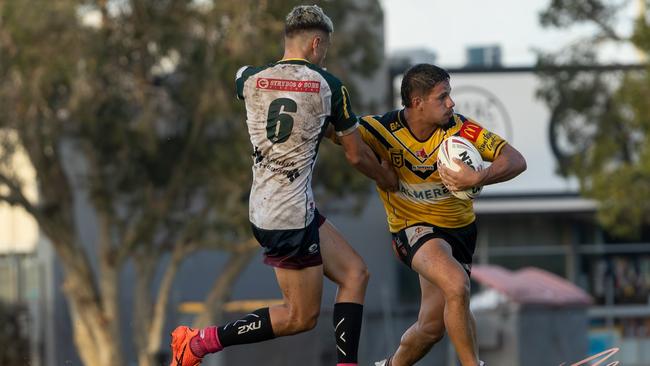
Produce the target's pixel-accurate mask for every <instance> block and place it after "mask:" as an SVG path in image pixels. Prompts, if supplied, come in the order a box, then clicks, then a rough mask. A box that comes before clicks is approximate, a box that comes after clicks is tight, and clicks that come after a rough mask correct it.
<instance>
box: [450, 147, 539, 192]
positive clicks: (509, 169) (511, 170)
mask: <svg viewBox="0 0 650 366" xmlns="http://www.w3.org/2000/svg"><path fill="white" fill-rule="evenodd" d="M454 161H455V162H456V164H458V165H459V166H460V170H459V171H457V172H455V171H453V170H451V169H449V168H447V167H445V166H438V171H439V172H440V178H441V179H442V181H443V183H444V184H445V185H446V186H447V188H449V189H450V190H452V191H461V190H464V189H468V188H471V187H476V186H485V185H488V184H494V183H499V182H505V181H507V180H510V179H512V178H514V177H516V176H518V175H519V174H521V173H522V172H523V171H524V170H526V159H524V157H523V156H522V155H521V153H520V152H519V151H517V149H515V148H514V147H512V146H510V145H505V146H504V147H503V149H502V150H501V153H500V154H499V156H497V158H496V159H494V161H493V162H492V165H490V166H489V167H488V168H486V169H483V170H481V171H474V170H473V169H472V168H470V167H469V166H467V165H466V164H464V163H463V162H462V161H461V160H459V159H454Z"/></svg>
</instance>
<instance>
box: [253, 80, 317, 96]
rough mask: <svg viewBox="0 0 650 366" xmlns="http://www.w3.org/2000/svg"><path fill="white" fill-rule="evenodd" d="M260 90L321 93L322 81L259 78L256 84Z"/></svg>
mask: <svg viewBox="0 0 650 366" xmlns="http://www.w3.org/2000/svg"><path fill="white" fill-rule="evenodd" d="M256 86H257V88H258V89H265V90H282V91H291V92H298V93H318V92H320V81H315V80H287V79H270V78H259V79H257V84H256Z"/></svg>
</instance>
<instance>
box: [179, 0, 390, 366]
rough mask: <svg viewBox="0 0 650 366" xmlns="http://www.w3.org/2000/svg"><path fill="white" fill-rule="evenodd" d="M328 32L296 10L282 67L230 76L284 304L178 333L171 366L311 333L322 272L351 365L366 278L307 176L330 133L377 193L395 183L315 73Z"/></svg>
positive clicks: (254, 197)
mask: <svg viewBox="0 0 650 366" xmlns="http://www.w3.org/2000/svg"><path fill="white" fill-rule="evenodd" d="M332 31H333V25H332V21H331V20H330V18H329V17H328V16H327V15H325V14H324V13H323V11H322V9H321V8H319V7H318V6H316V5H311V6H298V7H295V8H294V9H293V10H292V11H291V12H290V13H289V14H288V16H287V18H286V22H285V50H284V57H283V58H282V60H280V61H278V62H274V63H271V64H268V65H266V66H262V67H249V66H245V67H242V68H241V69H240V70H239V71H238V72H237V75H236V87H237V96H238V97H239V98H240V99H243V100H244V102H245V104H246V115H247V117H246V122H247V125H248V132H249V135H250V139H251V143H252V145H253V185H252V189H251V194H250V203H249V204H250V209H249V216H250V221H251V224H252V228H253V234H254V236H255V237H256V239H257V240H258V241H259V243H260V245H261V246H262V247H263V248H264V257H265V259H264V262H265V263H266V264H269V265H271V266H273V267H274V270H275V274H276V278H277V281H278V284H279V286H280V288H281V290H282V295H283V300H284V303H283V304H281V305H276V306H271V307H268V308H263V309H258V310H256V311H254V312H252V313H251V314H248V315H246V316H245V317H243V318H241V319H238V320H236V321H234V322H231V323H229V324H225V325H223V326H212V327H208V328H205V329H191V328H188V327H186V326H180V327H177V328H176V329H175V330H174V331H173V332H172V344H171V348H172V357H173V359H172V363H171V364H172V366H194V365H198V364H200V363H201V360H202V358H203V357H204V356H205V355H207V354H209V353H214V352H218V351H221V350H222V349H223V348H224V347H228V346H232V345H238V344H247V343H256V342H262V341H265V340H269V339H272V338H274V337H280V336H287V335H292V334H297V333H300V332H304V331H307V330H310V329H312V328H313V327H314V326H315V325H316V320H317V318H318V315H319V312H320V305H321V296H322V288H323V275H325V276H327V277H328V278H329V279H330V280H332V281H333V282H334V283H336V284H337V285H338V292H337V295H336V300H335V304H334V319H333V323H334V328H335V329H334V333H335V338H336V348H337V365H339V366H354V365H357V351H358V345H359V336H360V332H361V319H362V312H363V300H364V296H365V291H366V286H367V283H368V271H367V267H366V265H365V263H364V262H363V260H362V259H361V257H360V256H359V255H358V254H357V253H356V252H355V251H354V249H352V247H351V246H350V245H349V244H348V243H347V242H346V240H345V239H344V238H343V237H342V236H341V234H340V233H339V232H338V231H337V230H336V229H335V228H334V226H332V225H331V224H330V223H329V222H328V221H327V220H326V219H325V218H324V217H323V216H322V215H320V214H319V213H318V210H317V209H316V204H315V202H314V197H313V193H312V187H311V179H312V170H313V167H314V164H315V162H316V156H317V153H318V146H319V143H320V140H321V138H322V137H323V134H324V132H325V130H326V128H327V127H328V126H333V129H334V130H335V131H336V134H337V136H338V140H339V142H340V143H341V145H343V147H344V150H345V156H346V158H347V160H348V161H349V162H350V163H351V164H352V165H353V166H354V167H355V168H357V169H358V170H359V171H361V172H362V173H364V174H365V175H367V176H368V177H370V178H372V179H373V180H375V181H376V183H377V185H378V186H379V187H381V188H382V189H384V190H387V191H394V190H396V189H397V177H396V174H395V172H394V171H393V169H392V167H391V166H390V164H389V163H387V162H385V161H383V162H381V163H380V162H379V161H378V160H377V158H376V157H375V155H374V153H373V152H372V150H370V148H369V147H368V146H367V145H366V144H365V143H364V142H363V140H362V139H361V136H360V134H359V132H358V131H357V127H358V120H357V117H356V116H355V114H354V113H353V112H352V109H351V107H350V97H349V95H348V92H347V90H346V88H345V86H343V84H342V83H341V82H340V81H339V80H338V79H337V78H336V77H334V76H333V75H331V74H330V73H328V72H327V71H325V70H323V69H322V68H321V65H322V63H323V61H324V59H325V55H326V53H327V49H328V47H329V45H330V37H331V33H332Z"/></svg>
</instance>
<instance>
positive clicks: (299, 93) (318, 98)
mask: <svg viewBox="0 0 650 366" xmlns="http://www.w3.org/2000/svg"><path fill="white" fill-rule="evenodd" d="M236 86H237V96H238V97H239V98H240V99H243V100H244V102H245V104H246V123H247V125H248V133H249V135H250V140H251V144H252V145H253V184H252V188H251V193H250V202H249V216H250V221H251V223H252V224H254V225H255V226H257V227H258V228H261V229H266V230H288V229H301V228H304V227H306V226H307V225H308V224H309V223H310V222H311V221H312V220H313V218H314V210H315V208H316V204H315V202H314V196H313V192H312V187H311V179H312V172H313V167H314V164H315V162H316V156H317V154H318V146H319V143H320V141H321V139H322V137H323V133H324V130H325V128H326V126H327V123H332V124H333V125H334V128H335V130H336V132H337V134H339V135H345V134H347V133H350V132H352V131H354V129H356V128H357V125H358V124H357V117H356V116H355V115H354V113H352V110H351V108H350V100H349V95H348V93H347V90H346V89H345V87H344V86H343V85H342V84H341V82H340V81H339V80H338V79H337V78H335V77H334V76H332V75H331V74H329V73H327V72H326V71H324V70H323V69H321V68H319V67H318V66H315V65H313V64H311V63H309V62H307V61H305V60H298V59H291V60H282V61H279V62H276V63H273V64H269V65H266V66H263V67H257V68H256V67H249V66H245V67H242V68H241V69H239V71H238V72H237V77H236Z"/></svg>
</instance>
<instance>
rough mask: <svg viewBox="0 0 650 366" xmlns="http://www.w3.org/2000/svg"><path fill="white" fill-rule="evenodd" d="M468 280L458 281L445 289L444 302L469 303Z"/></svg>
mask: <svg viewBox="0 0 650 366" xmlns="http://www.w3.org/2000/svg"><path fill="white" fill-rule="evenodd" d="M469 286H470V285H469V280H467V281H458V282H456V283H454V284H452V285H449V286H447V288H446V289H445V291H444V293H445V300H447V302H463V303H469V295H470V287H469Z"/></svg>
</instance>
